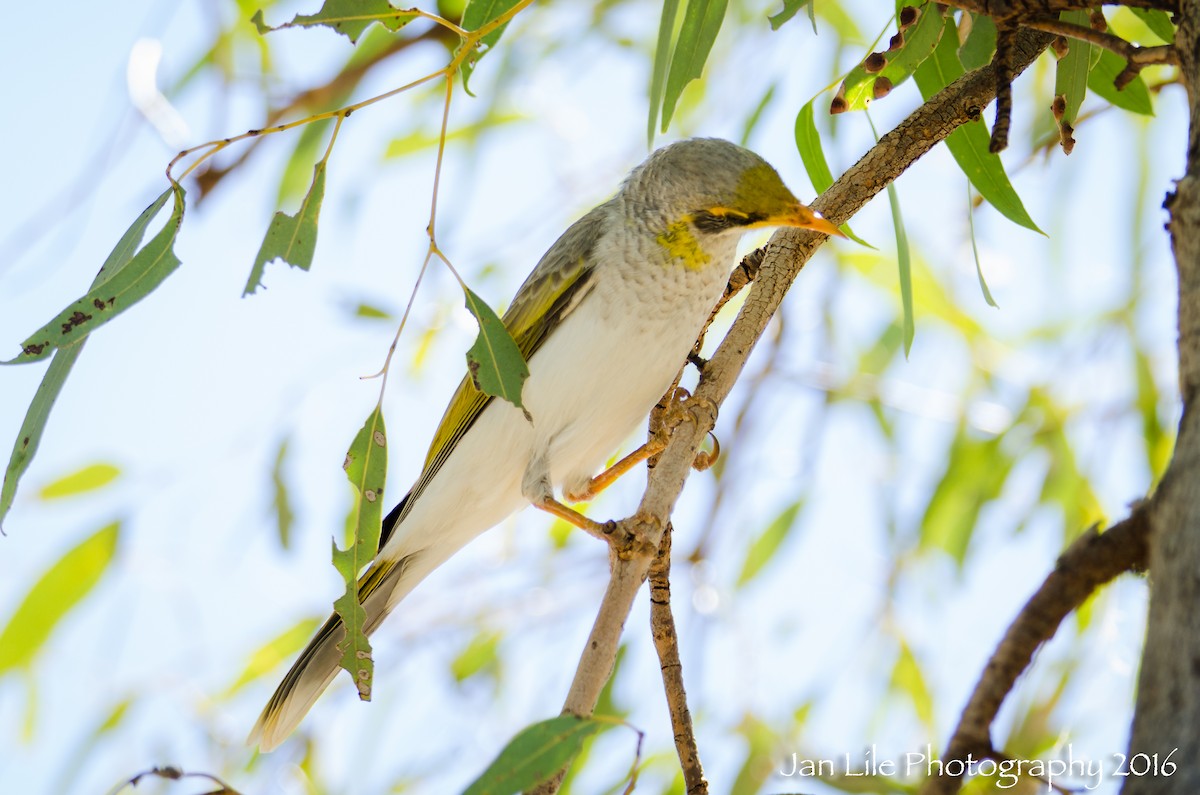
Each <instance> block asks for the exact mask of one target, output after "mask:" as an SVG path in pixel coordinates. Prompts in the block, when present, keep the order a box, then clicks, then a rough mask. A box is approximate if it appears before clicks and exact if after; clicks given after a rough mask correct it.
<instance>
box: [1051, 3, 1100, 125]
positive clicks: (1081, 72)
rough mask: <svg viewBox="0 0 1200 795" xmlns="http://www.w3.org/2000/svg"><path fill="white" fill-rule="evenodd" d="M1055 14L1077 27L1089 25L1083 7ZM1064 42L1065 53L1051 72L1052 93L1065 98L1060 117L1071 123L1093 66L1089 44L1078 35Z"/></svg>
mask: <svg viewBox="0 0 1200 795" xmlns="http://www.w3.org/2000/svg"><path fill="white" fill-rule="evenodd" d="M1058 18H1059V19H1060V20H1062V21H1063V22H1070V23H1071V24H1074V25H1079V26H1080V27H1085V28H1088V27H1091V22H1090V21H1089V19H1088V12H1086V11H1063V12H1062V13H1060V14H1059V15H1058ZM1067 46H1068V50H1067V54H1066V55H1064V56H1063V57H1062V58H1059V59H1058V68H1057V70H1056V71H1055V73H1054V94H1055V96H1061V97H1063V98H1065V99H1066V101H1067V106H1066V110H1065V111H1064V112H1063V119H1062V120H1063V121H1064V122H1066V123H1067V124H1071V125H1073V124H1075V117H1076V116H1078V115H1079V106H1080V105H1082V104H1083V96H1084V94H1086V93H1087V85H1088V72H1089V71H1091V68H1092V45H1091V44H1088V43H1087V42H1086V41H1080V40H1079V39H1067Z"/></svg>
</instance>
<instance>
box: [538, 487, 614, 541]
mask: <svg viewBox="0 0 1200 795" xmlns="http://www.w3.org/2000/svg"><path fill="white" fill-rule="evenodd" d="M533 507H535V508H537V509H538V510H540V511H545V512H546V513H548V514H550V515H551V516H557V517H558V518H559V519H562V520H563V521H564V522H568V523H570V524H573V525H575V526H576V527H578V528H579V529H580V530H582V531H583V532H585V533H587V534H588V535H590V536H594V537H596V538H599V539H600V540H601V541H607V542H608V543H610V544H615V543H616V542H617V540H618V539H617V537H616V535H614V531H615V530H616V529H617V523H616V522H614V521H612V520H609V521H607V522H597V521H596V520H595V519H589V518H588V517H586V516H584V515H583V514H581V513H580V512H579V511H577V510H575V509H574V508H572V507H571V506H569V505H563V504H562V503H561V502H559V501H558V500H556V499H554V498H553V497H550V496H546V497H543V498H542V499H541V500H540V501H538V502H535V503H533Z"/></svg>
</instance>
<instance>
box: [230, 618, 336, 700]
mask: <svg viewBox="0 0 1200 795" xmlns="http://www.w3.org/2000/svg"><path fill="white" fill-rule="evenodd" d="M316 629H317V620H316V619H314V618H305V619H302V620H300V621H297V622H296V623H295V624H293V625H292V626H290V627H288V628H287V629H285V630H284V631H283V632H281V633H279V634H278V635H276V636H275V637H273V638H271V639H270V640H269V641H267V642H266V643H264V644H263V645H262V646H259V647H258V648H257V649H255V650H254V653H253V654H251V655H250V660H249V662H247V663H246V667H245V669H244V670H243V671H242V673H241V675H240V676H238V678H237V679H236V680H235V681H234V682H233V684H231V685H230V686H229V687H228V689H226V691H225V693H224V694H223V695H222V696H221V698H222V700H224V699H229V698H231V697H232V696H233V695H234V694H236V693H237V692H238V691H239V690H241V689H242V688H243V687H245V686H246V685H248V684H250V683H251V682H254V681H256V680H258V679H261V678H262V677H264V676H266V675H267V674H269V673H271V671H274V670H275V669H276V668H277V667H279V666H280V665H281V664H282V663H284V662H285V661H287V660H290V659H291V658H292V657H293V656H295V655H296V654H297V653H298V652H299V651H300V650H301V649H303V648H304V646H305V644H307V643H308V640H309V638H311V637H312V634H313V632H315V631H316Z"/></svg>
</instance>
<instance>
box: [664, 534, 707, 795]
mask: <svg viewBox="0 0 1200 795" xmlns="http://www.w3.org/2000/svg"><path fill="white" fill-rule="evenodd" d="M650 634H651V636H653V638H654V648H655V650H656V651H657V652H658V663H659V667H660V668H661V669H662V678H663V691H664V692H665V693H666V696H667V708H668V709H669V710H670V713H671V729H672V730H673V732H674V734H675V751H676V753H678V754H679V765H680V768H681V769H682V770H683V781H684V785H685V786H686V791H687V795H708V782H707V781H705V780H704V766H703V765H701V764H700V751H699V749H698V748H697V747H696V734H695V731H694V730H693V728H692V715H691V711H690V710H689V709H688V703H687V691H686V690H685V689H684V686H683V663H682V661H680V659H679V636H678V635H677V634H676V633H675V617H674V616H673V615H672V614H671V528H670V526H668V527H667V530H666V532H664V533H663V537H662V544H661V545H660V546H659V548H658V555H657V556H656V557H655V558H654V563H653V564H652V565H651V566H650Z"/></svg>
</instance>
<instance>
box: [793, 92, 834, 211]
mask: <svg viewBox="0 0 1200 795" xmlns="http://www.w3.org/2000/svg"><path fill="white" fill-rule="evenodd" d="M814 102H816V97H813V98H812V99H810V100H809V101H808V102H806V103H804V106H803V107H801V108H800V112H799V113H797V114H796V148H797V149H799V150H800V160H801V161H803V163H804V169H805V171H807V172H808V180H809V182H811V183H812V186H813V188H814V189H815V190H816V191H817V193H824V192H825V191H827V190H828V189H829V186H830V185H832V184H833V172H832V171H830V170H829V163H828V162H827V161H826V160H825V150H824V148H823V147H822V146H821V133H820V132H819V131H818V130H817V123H816V120H815V119H814V118H813V103H814Z"/></svg>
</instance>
